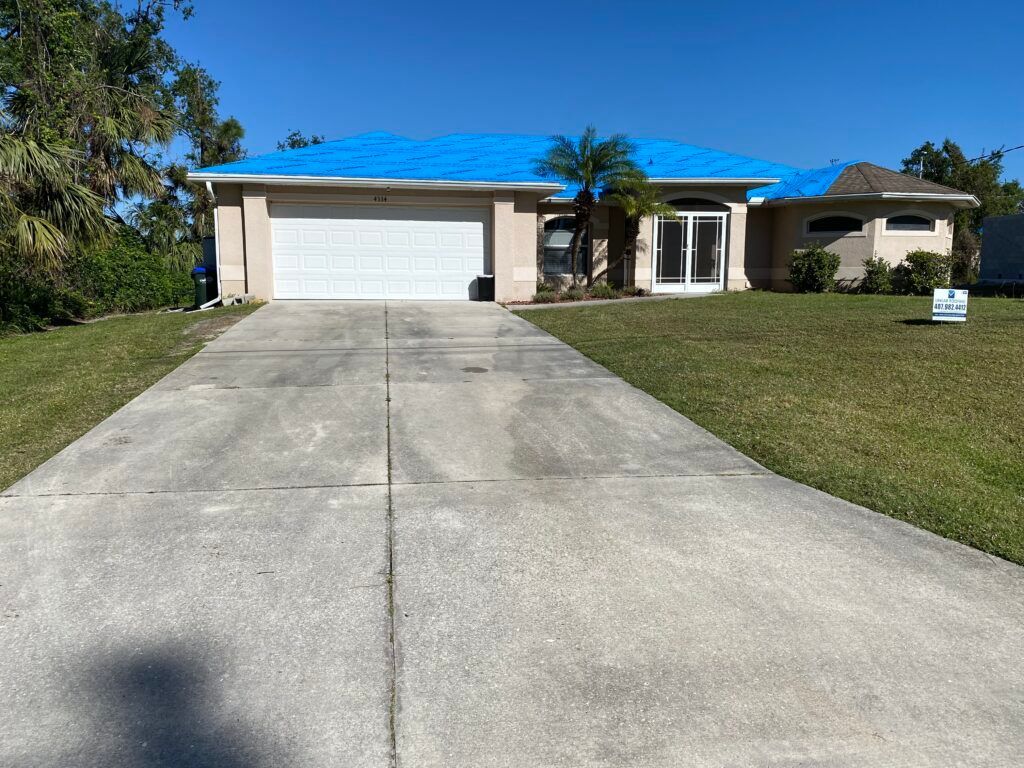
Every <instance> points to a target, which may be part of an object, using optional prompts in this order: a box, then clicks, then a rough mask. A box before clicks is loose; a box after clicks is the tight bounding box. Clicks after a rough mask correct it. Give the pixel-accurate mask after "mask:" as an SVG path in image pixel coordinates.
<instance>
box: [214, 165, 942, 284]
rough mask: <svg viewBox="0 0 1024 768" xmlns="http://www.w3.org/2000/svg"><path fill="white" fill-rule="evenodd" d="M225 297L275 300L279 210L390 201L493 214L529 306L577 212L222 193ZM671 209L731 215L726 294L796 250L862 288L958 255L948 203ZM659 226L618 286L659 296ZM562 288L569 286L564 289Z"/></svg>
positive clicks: (280, 192)
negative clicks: (817, 255)
mask: <svg viewBox="0 0 1024 768" xmlns="http://www.w3.org/2000/svg"><path fill="white" fill-rule="evenodd" d="M215 192H216V195H217V203H218V227H219V248H220V258H221V279H222V290H223V292H224V294H225V295H232V294H241V293H250V294H254V295H255V296H256V297H258V298H261V299H270V298H272V296H273V267H272V261H271V233H270V206H271V205H273V203H274V202H297V203H302V202H306V203H315V204H330V203H338V204H353V203H357V204H358V203H367V204H373V205H380V204H381V202H382V197H384V198H385V199H386V203H387V204H393V205H444V206H449V205H451V206H472V207H485V208H488V209H489V211H490V213H491V217H490V218H491V243H490V244H491V252H490V264H488V265H485V268H487V269H489V270H490V271H491V272H493V274H494V276H495V294H496V298H497V299H498V300H499V301H523V300H527V299H529V298H530V297H531V296H532V295H533V293H534V292H535V290H536V285H537V279H538V276H539V275H540V272H539V269H538V267H539V264H538V262H539V258H540V244H541V237H542V228H543V222H544V221H546V220H547V219H549V218H553V217H555V216H565V215H569V216H571V215H572V206H571V205H570V204H568V203H541V202H539V200H540V197H541V196H540V195H539V194H538V193H532V192H489V191H458V192H456V191H450V192H449V191H443V190H442V191H436V190H423V191H419V190H416V191H412V190H408V191H400V192H397V193H396V192H393V191H388V192H382V190H379V189H377V190H373V189H358V188H343V187H337V188H335V187H332V188H324V187H291V186H288V187H279V186H265V185H260V184H246V185H238V184H221V185H216V187H215ZM661 197H662V199H663V200H665V201H669V200H673V199H676V198H680V197H697V198H703V199H706V200H709V201H712V202H717V203H723V204H725V205H727V206H728V207H729V212H730V215H729V220H728V221H729V223H728V234H727V252H726V264H725V270H726V288H727V289H730V290H735V289H742V288H748V287H772V288H776V289H786V288H787V287H788V281H787V277H788V264H789V259H790V255H791V254H792V252H793V251H794V250H795V249H798V248H805V247H807V246H808V245H809V244H810V243H812V242H814V241H815V240H817V241H818V242H821V243H822V244H823V245H825V246H826V247H827V248H829V249H831V250H834V251H836V252H837V253H839V255H840V258H841V260H842V261H841V266H840V270H839V274H838V278H839V279H840V280H841V281H846V282H848V283H849V282H853V281H856V280H857V279H859V278H860V276H861V274H862V269H863V268H862V264H861V263H862V262H863V260H864V259H865V258H867V257H868V256H872V255H878V256H881V257H882V258H884V259H886V260H887V261H888V262H890V263H891V264H897V263H899V262H900V261H901V260H902V259H903V257H904V256H905V255H906V253H907V251H910V250H914V249H918V248H923V249H928V250H934V251H940V252H946V251H948V250H949V249H950V248H951V246H952V214H953V208H952V207H951V206H950V205H948V204H941V203H907V204H904V203H890V202H879V201H875V202H860V203H855V202H850V203H845V204H837V203H829V204H823V203H813V204H791V205H770V206H755V207H752V208H751V207H748V205H747V202H746V189H745V188H744V187H740V186H725V185H723V186H717V185H715V186H703V187H701V186H700V185H682V184H681V185H672V186H666V187H663V189H662V195H661ZM840 213H850V214H853V215H857V216H861V217H862V218H864V219H865V227H864V231H863V233H858V234H851V235H845V236H842V237H828V236H823V235H813V236H808V235H805V234H804V231H805V222H806V221H807V219H809V218H813V217H815V216H817V215H821V214H840ZM903 213H916V214H918V215H924V216H928V217H930V218H933V219H935V222H936V224H935V230H934V232H928V233H920V232H910V233H906V232H887V231H886V230H885V228H884V220H885V218H886V217H888V216H894V215H899V214H903ZM590 234H591V242H590V248H591V254H592V259H593V264H594V272H595V274H596V273H597V272H600V271H601V270H602V269H604V267H605V265H606V264H607V263H608V261H609V259H615V258H617V257H618V256H619V254H621V252H622V248H623V246H624V236H625V234H624V222H623V218H622V213H621V211H619V210H618V209H617V208H613V207H609V206H605V205H599V206H598V207H597V208H596V209H595V212H594V219H593V223H592V226H591V233H590ZM653 243H654V221H653V220H651V219H646V220H644V221H643V222H642V223H641V229H640V238H639V242H638V243H637V254H636V260H635V262H634V265H633V267H632V272H633V274H632V276H629V275H623V274H622V271H621V268H617V269H616V270H614V271H613V272H612V273H611V274H610V275H609V277H610V279H611V280H612V281H613V282H616V283H618V282H621V281H622V280H626V281H627V282H629V281H630V277H631V278H632V280H631V282H633V283H635V284H636V285H637V286H639V287H641V288H645V289H647V290H650V289H651V286H652V260H653V250H652V249H653ZM554 282H558V283H560V285H561V286H562V287H564V285H566V284H568V282H569V279H568V276H566V277H565V278H562V279H556V280H555V281H554Z"/></svg>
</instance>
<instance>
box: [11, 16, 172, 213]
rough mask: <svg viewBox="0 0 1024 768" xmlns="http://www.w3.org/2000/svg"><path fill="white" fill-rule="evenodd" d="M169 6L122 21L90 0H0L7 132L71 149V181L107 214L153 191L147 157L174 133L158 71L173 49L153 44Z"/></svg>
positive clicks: (153, 171) (154, 175)
mask: <svg viewBox="0 0 1024 768" xmlns="http://www.w3.org/2000/svg"><path fill="white" fill-rule="evenodd" d="M167 8H174V9H178V10H181V11H182V12H183V13H184V14H185V15H186V16H187V15H189V14H190V13H191V7H190V6H188V5H186V4H184V3H181V2H178V1H177V0H175V2H173V3H163V2H159V1H158V0H151V2H140V3H139V4H138V5H137V6H135V8H134V9H133V10H131V11H130V12H128V13H126V14H124V13H122V12H121V10H120V9H119V8H118V7H117V6H114V5H111V4H109V3H106V2H89V0H0V30H2V36H0V37H2V41H3V42H2V47H0V79H2V82H3V85H4V87H5V108H6V111H7V113H8V115H9V116H10V119H11V128H12V129H13V130H14V131H16V132H18V133H21V134H22V135H24V136H27V137H30V138H32V139H35V140H37V141H61V142H65V143H67V145H68V146H70V147H72V148H74V149H75V150H77V151H78V153H79V156H78V161H77V164H76V165H77V167H76V172H75V181H76V182H77V183H80V184H82V185H84V186H86V187H88V188H89V189H91V190H92V191H93V192H95V193H96V194H98V195H100V196H101V197H102V198H103V199H104V201H105V202H106V203H107V205H108V206H109V207H112V206H113V205H114V204H115V203H116V202H117V201H118V200H119V199H123V198H125V197H130V196H133V195H154V194H158V193H159V191H160V187H161V183H160V172H159V170H158V168H157V167H156V165H155V163H154V155H153V154H152V151H153V150H154V149H155V148H157V147H159V146H161V145H163V146H166V145H167V144H168V143H169V142H170V140H171V138H172V137H173V135H174V130H175V117H176V115H175V110H174V104H173V97H172V94H171V93H170V91H169V87H168V85H169V84H168V80H167V77H166V75H167V73H168V72H169V71H171V69H172V67H173V65H174V61H175V54H174V50H173V49H172V48H171V47H170V45H168V44H167V42H166V41H165V40H164V39H163V38H162V37H161V33H162V31H163V28H164V24H165V14H166V10H167Z"/></svg>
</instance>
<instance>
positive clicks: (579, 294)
mask: <svg viewBox="0 0 1024 768" xmlns="http://www.w3.org/2000/svg"><path fill="white" fill-rule="evenodd" d="M586 295H587V294H586V293H585V292H584V290H583V289H582V288H566V289H565V290H564V291H562V298H563V299H565V300H566V301H581V300H582V299H583V297H584V296H586Z"/></svg>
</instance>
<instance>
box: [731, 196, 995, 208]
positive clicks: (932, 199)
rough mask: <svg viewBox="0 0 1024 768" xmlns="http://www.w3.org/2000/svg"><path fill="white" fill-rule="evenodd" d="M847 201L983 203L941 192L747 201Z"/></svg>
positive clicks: (750, 202)
mask: <svg viewBox="0 0 1024 768" xmlns="http://www.w3.org/2000/svg"><path fill="white" fill-rule="evenodd" d="M845 200H850V201H857V200H902V201H904V202H917V203H928V202H934V203H951V204H952V205H954V206H956V207H957V208H978V207H979V206H980V205H981V203H980V202H979V201H978V198H976V197H975V196H974V195H968V194H959V195H951V194H944V193H941V192H936V193H929V192H860V193H857V194H852V195H809V196H807V197H779V198H775V199H774V200H766V199H765V198H763V197H754V198H751V199H750V200H748V201H747V205H792V204H799V203H831V202H842V201H845Z"/></svg>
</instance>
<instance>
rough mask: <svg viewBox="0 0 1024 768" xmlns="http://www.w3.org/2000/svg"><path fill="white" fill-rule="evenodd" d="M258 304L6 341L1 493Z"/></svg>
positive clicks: (131, 318) (1, 359)
mask: <svg viewBox="0 0 1024 768" xmlns="http://www.w3.org/2000/svg"><path fill="white" fill-rule="evenodd" d="M256 306H257V305H255V304H249V305H242V306H236V307H228V308H224V309H215V310H210V311H208V312H196V313H189V314H180V313H179V314H160V313H154V314H145V315H127V316H124V317H115V318H111V319H109V320H101V321H99V322H95V323H89V324H87V325H80V326H73V327H68V328H61V329H58V330H54V331H48V332H46V333H32V334H26V335H23V336H9V337H6V338H0V392H2V393H3V397H2V398H0V489H3V488H6V487H7V486H9V485H10V484H11V483H13V482H14V481H15V480H18V479H19V478H21V477H22V476H24V475H26V474H27V473H29V472H30V471H32V470H33V469H34V468H35V467H37V466H39V465H40V464H42V463H43V462H44V461H46V460H47V459H48V458H50V457H51V456H53V455H54V454H55V453H57V452H58V451H60V450H61V449H62V448H63V447H64V446H66V445H68V444H69V443H71V442H73V441H74V440H76V439H77V438H79V437H80V436H82V435H83V434H85V433H86V432H87V431H88V430H89V429H90V428H92V427H93V426H94V425H95V424H98V423H99V422H100V421H102V420H103V419H105V418H106V417H107V416H109V415H110V414H111V413H113V412H114V411H116V410H117V409H118V408H120V407H121V406H122V405H124V404H125V403H127V402H128V401H129V400H131V399H132V398H133V397H135V396H136V395H138V394H139V393H140V392H142V391H143V390H145V389H146V388H147V387H149V386H150V385H152V384H153V383H155V382H156V381H157V380H158V379H160V378H161V377H162V376H164V375H165V374H166V373H168V372H169V371H171V370H173V369H174V368H177V367H178V366H179V365H181V364H182V363H183V362H185V360H187V359H188V358H190V357H191V356H192V355H193V354H195V353H196V352H198V351H199V349H200V348H201V347H202V346H203V343H204V342H206V341H209V340H210V339H212V338H214V337H216V336H217V335H219V334H220V333H221V332H222V331H224V330H226V329H227V328H228V327H230V326H231V325H233V324H234V323H235V322H236V321H237V320H240V319H241V318H242V317H244V316H245V315H247V314H249V313H250V312H252V311H253V310H254V309H255V308H256Z"/></svg>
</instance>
